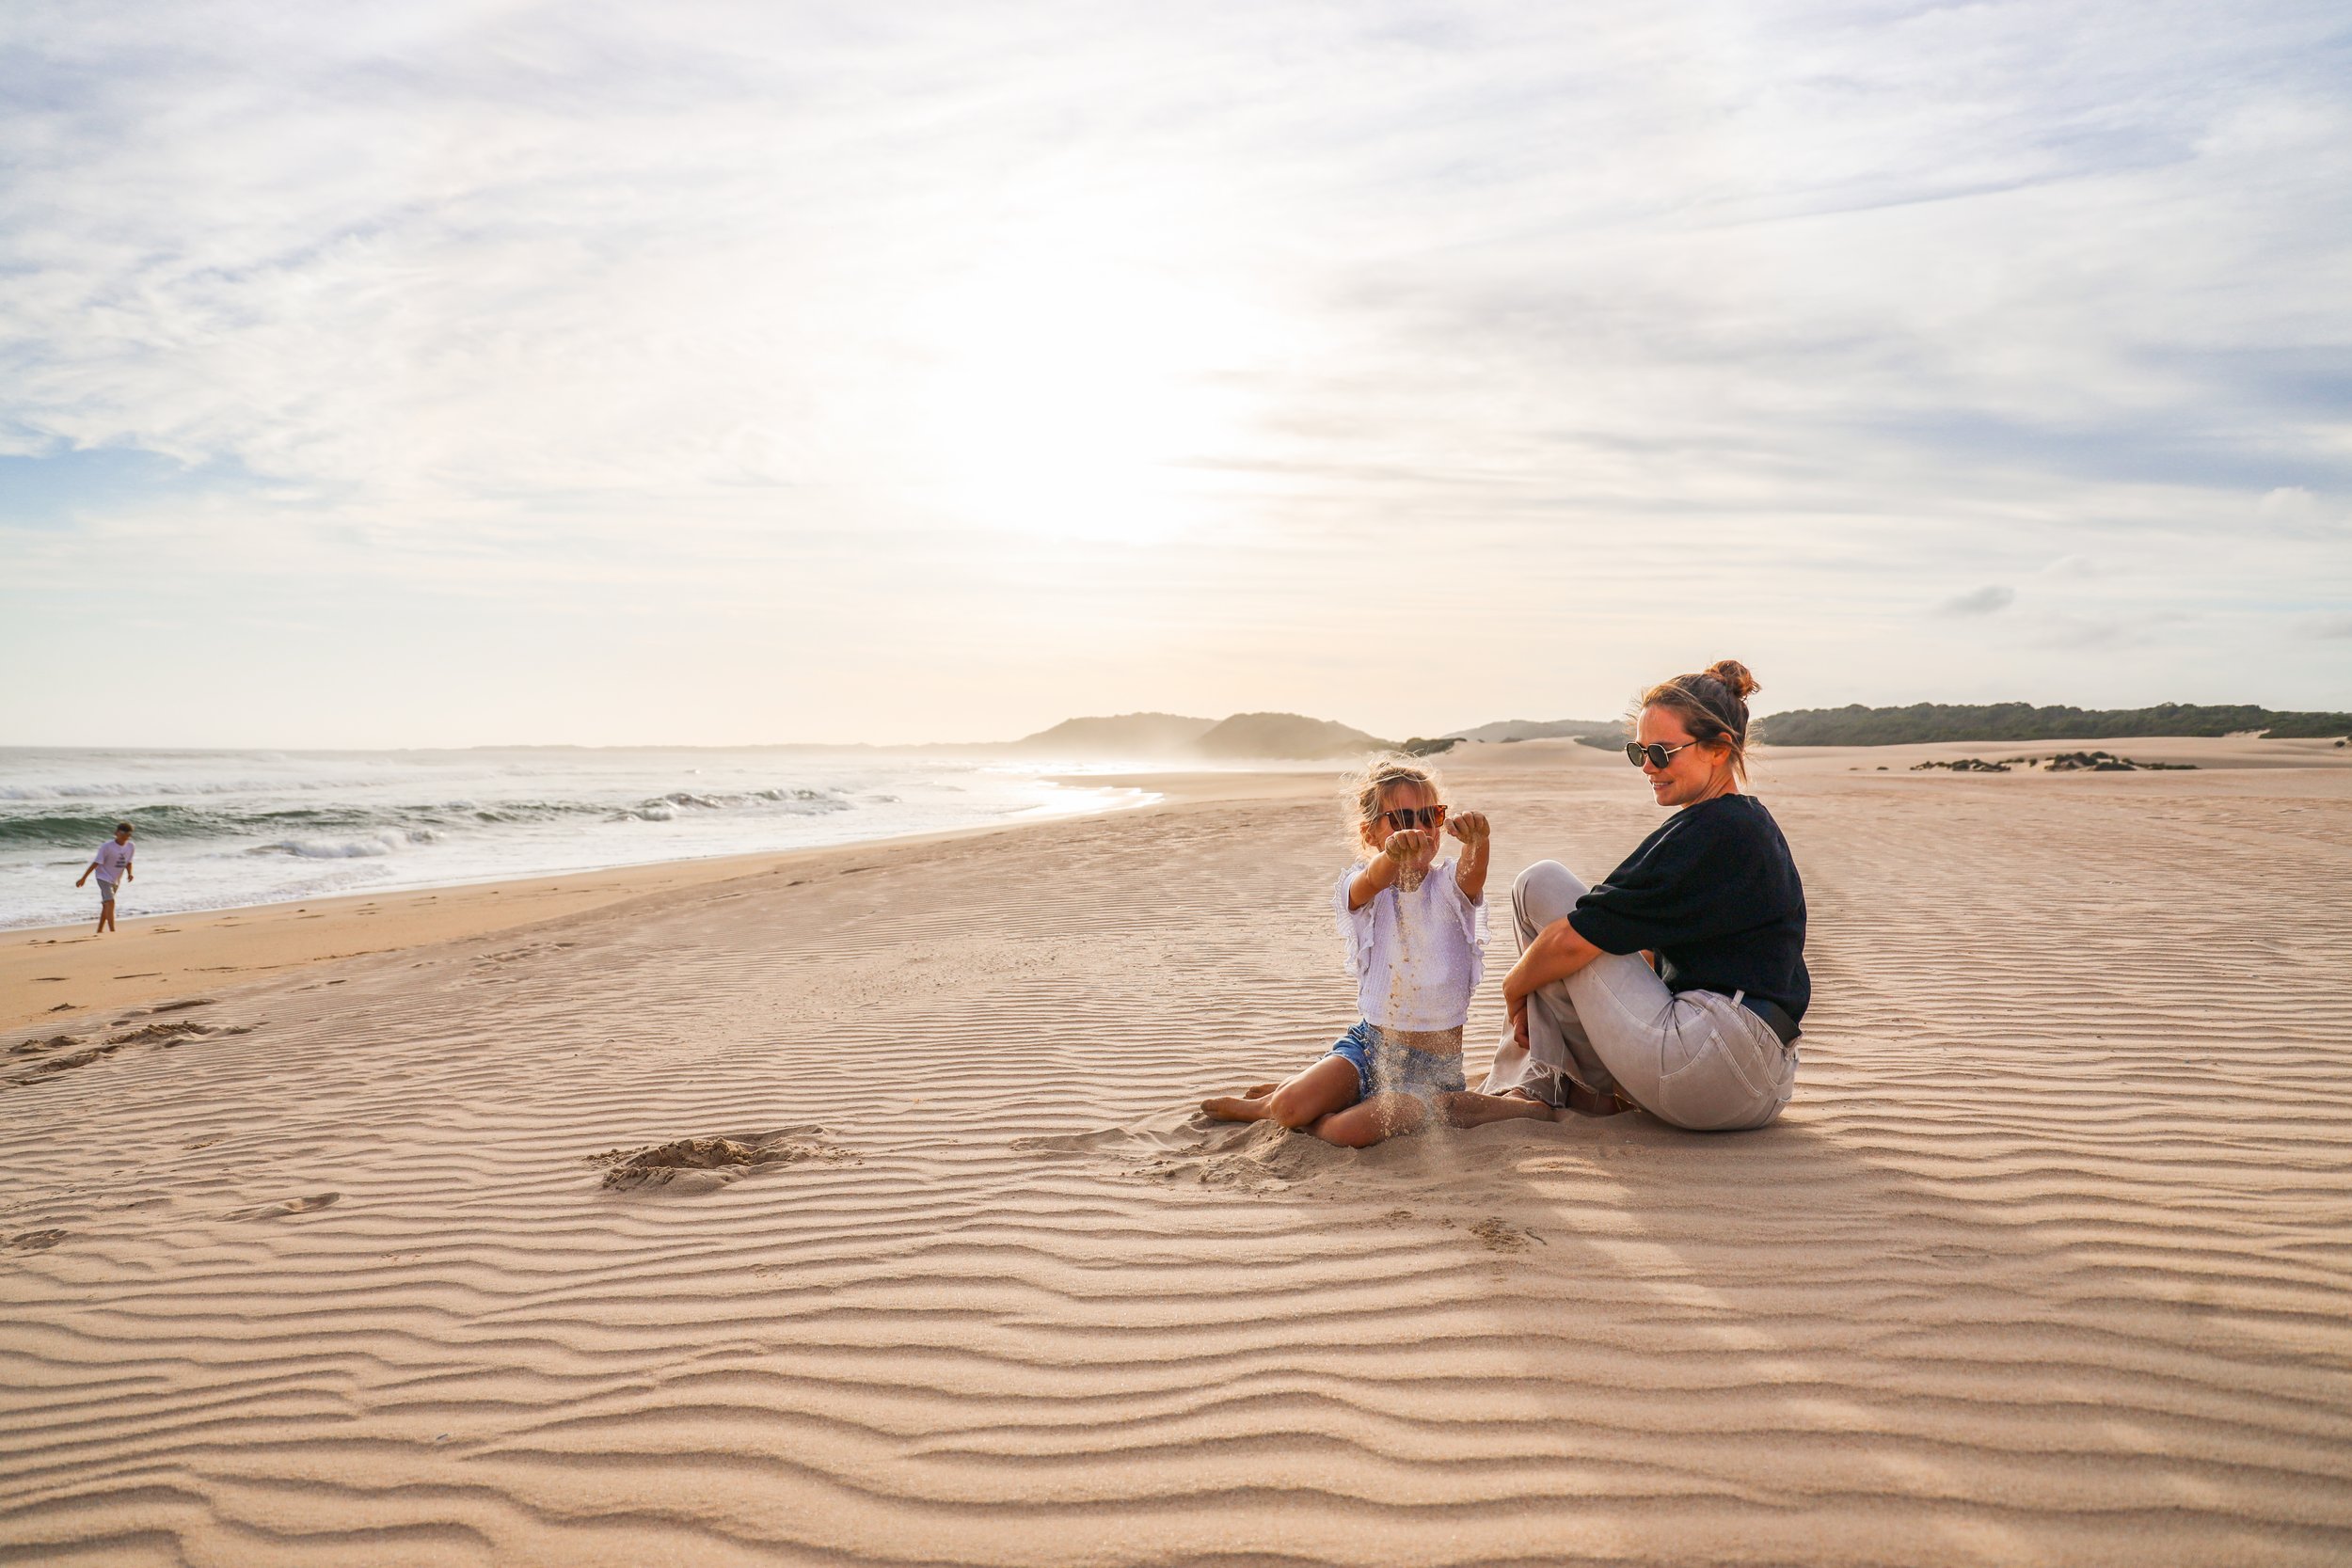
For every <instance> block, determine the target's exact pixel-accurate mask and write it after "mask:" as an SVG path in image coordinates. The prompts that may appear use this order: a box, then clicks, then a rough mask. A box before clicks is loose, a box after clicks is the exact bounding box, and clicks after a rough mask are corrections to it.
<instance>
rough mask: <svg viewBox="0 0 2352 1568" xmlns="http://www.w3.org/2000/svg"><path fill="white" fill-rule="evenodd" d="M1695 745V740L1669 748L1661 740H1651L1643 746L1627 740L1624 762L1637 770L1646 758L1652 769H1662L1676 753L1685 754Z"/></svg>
mask: <svg viewBox="0 0 2352 1568" xmlns="http://www.w3.org/2000/svg"><path fill="white" fill-rule="evenodd" d="M1697 744H1698V742H1697V741H1695V740H1686V741H1684V742H1683V743H1682V744H1681V745H1679V746H1669V745H1667V744H1666V743H1665V742H1664V741H1662V740H1653V741H1651V742H1650V743H1649V744H1648V745H1646V746H1645V745H1643V744H1642V743H1641V742H1640V741H1638V740H1629V741H1627V742H1626V743H1625V760H1626V761H1628V762H1629V763H1631V764H1632V765H1633V766H1634V767H1636V768H1639V767H1641V766H1642V761H1643V759H1644V758H1645V757H1646V758H1647V759H1648V760H1649V765H1650V766H1651V767H1652V768H1660V769H1663V768H1665V766H1666V764H1668V763H1670V762H1672V761H1673V760H1674V754H1675V753H1676V752H1687V751H1689V750H1690V749H1691V748H1692V747H1693V746H1695V745H1697Z"/></svg>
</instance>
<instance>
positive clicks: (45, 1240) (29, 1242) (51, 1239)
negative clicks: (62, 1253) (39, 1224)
mask: <svg viewBox="0 0 2352 1568" xmlns="http://www.w3.org/2000/svg"><path fill="white" fill-rule="evenodd" d="M65 1238H66V1233H65V1232H64V1231H62V1230H20V1231H18V1232H17V1233H16V1234H15V1235H13V1236H11V1237H9V1238H8V1240H7V1241H5V1242H0V1251H6V1252H47V1251H48V1250H49V1249H50V1248H51V1247H53V1246H56V1244H57V1243H59V1242H62V1241H64V1240H65Z"/></svg>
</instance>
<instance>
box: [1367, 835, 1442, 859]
mask: <svg viewBox="0 0 2352 1568" xmlns="http://www.w3.org/2000/svg"><path fill="white" fill-rule="evenodd" d="M1436 836H1437V835H1436V834H1434V833H1432V832H1430V831H1429V830H1428V829H1426V828H1399V829H1398V830H1397V831H1396V832H1392V833H1391V834H1390V835H1389V842H1388V843H1386V844H1384V845H1382V846H1381V847H1380V852H1381V853H1382V854H1383V855H1386V856H1387V857H1388V858H1389V859H1391V860H1392V861H1394V862H1396V863H1397V864H1398V865H1400V866H1405V865H1410V864H1412V863H1414V862H1415V861H1417V860H1419V859H1421V858H1422V856H1423V855H1424V854H1426V853H1428V852H1429V850H1430V848H1431V847H1433V845H1432V840H1434V839H1435V837H1436Z"/></svg>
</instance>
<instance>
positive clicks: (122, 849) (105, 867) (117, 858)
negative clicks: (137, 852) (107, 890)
mask: <svg viewBox="0 0 2352 1568" xmlns="http://www.w3.org/2000/svg"><path fill="white" fill-rule="evenodd" d="M131 849H132V846H130V845H128V844H117V843H116V842H115V841H114V840H113V839H111V838H110V839H108V840H107V841H106V842H105V843H103V844H102V845H100V846H99V847H98V855H97V861H98V879H99V880H100V881H102V882H119V881H120V880H122V874H123V872H125V871H127V870H128V869H130V865H131Z"/></svg>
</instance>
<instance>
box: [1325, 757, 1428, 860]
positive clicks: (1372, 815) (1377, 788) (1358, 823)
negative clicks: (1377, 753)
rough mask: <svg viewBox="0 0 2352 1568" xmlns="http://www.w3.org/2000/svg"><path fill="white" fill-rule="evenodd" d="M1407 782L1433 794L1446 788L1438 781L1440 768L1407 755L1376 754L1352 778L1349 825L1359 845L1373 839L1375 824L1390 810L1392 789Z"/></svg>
mask: <svg viewBox="0 0 2352 1568" xmlns="http://www.w3.org/2000/svg"><path fill="white" fill-rule="evenodd" d="M1406 784H1419V785H1420V786H1421V787H1422V788H1423V789H1425V790H1427V791H1428V792H1429V793H1430V795H1431V796H1432V797H1441V796H1442V795H1443V793H1444V788H1445V786H1444V785H1443V784H1441V783H1439V782H1438V771H1437V769H1436V768H1423V767H1422V765H1421V764H1419V763H1417V762H1412V761H1409V760H1407V759H1406V758H1404V757H1375V758H1373V759H1372V760H1371V761H1370V762H1368V763H1366V764H1365V765H1364V768H1363V770H1362V771H1361V772H1359V773H1357V774H1355V775H1353V776H1352V777H1350V778H1349V779H1348V781H1347V803H1348V808H1349V814H1350V817H1351V820H1350V823H1349V826H1350V827H1352V828H1353V829H1354V830H1355V833H1356V842H1357V843H1358V844H1359V845H1362V844H1370V843H1371V842H1372V825H1373V824H1374V823H1375V822H1377V821H1379V820H1380V814H1381V813H1382V812H1384V811H1386V810H1387V809H1388V800H1389V791H1391V790H1392V789H1401V788H1403V787H1404V786H1405V785H1406Z"/></svg>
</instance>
